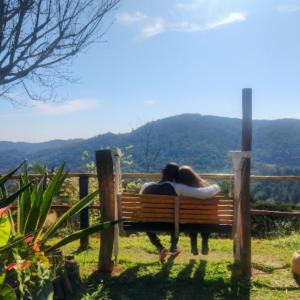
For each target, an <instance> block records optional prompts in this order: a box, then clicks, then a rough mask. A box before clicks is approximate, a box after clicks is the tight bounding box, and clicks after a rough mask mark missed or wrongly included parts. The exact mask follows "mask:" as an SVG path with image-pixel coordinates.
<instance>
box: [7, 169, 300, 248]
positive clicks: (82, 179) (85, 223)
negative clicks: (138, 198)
mask: <svg viewBox="0 0 300 300" xmlns="http://www.w3.org/2000/svg"><path fill="white" fill-rule="evenodd" d="M199 175H200V176H201V177H202V178H205V179H214V180H233V174H214V173H201V174H199ZM29 177H30V178H41V177H42V176H41V175H37V174H31V175H29ZM49 177H51V175H50V176H49ZM19 178H20V177H19V176H13V177H12V179H16V180H18V179H19ZM67 178H78V185H79V199H82V198H83V197H85V196H86V195H87V194H88V188H89V179H90V178H95V179H96V178H97V174H96V173H68V174H67ZM122 178H123V179H131V180H134V179H138V178H139V179H145V180H147V179H148V180H158V179H159V178H160V173H123V174H122ZM265 180H268V181H299V182H300V176H261V175H252V176H251V181H265ZM70 207H71V206H70V205H53V206H52V209H55V210H62V211H66V210H68V209H69V208H70ZM15 208H16V207H13V209H15ZM90 209H97V210H99V209H100V206H99V205H90V206H88V207H86V208H85V209H83V210H82V211H81V212H80V229H84V228H87V227H89V219H90V218H89V210H90ZM251 215H252V216H278V217H280V216H287V217H295V216H297V217H300V211H299V212H298V211H297V212H283V211H269V210H257V209H252V210H251ZM88 243H89V240H88V237H86V238H83V239H82V240H81V241H80V244H81V247H82V248H86V247H88Z"/></svg>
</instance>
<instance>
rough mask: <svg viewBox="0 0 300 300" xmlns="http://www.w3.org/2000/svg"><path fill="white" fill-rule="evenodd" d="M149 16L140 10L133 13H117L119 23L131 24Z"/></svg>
mask: <svg viewBox="0 0 300 300" xmlns="http://www.w3.org/2000/svg"><path fill="white" fill-rule="evenodd" d="M147 18H148V16H146V15H145V14H144V13H142V12H140V11H135V12H133V13H131V14H130V13H128V12H123V13H119V14H117V15H116V19H117V21H118V23H120V24H122V25H131V24H133V23H138V22H141V21H145V20H146V19H147Z"/></svg>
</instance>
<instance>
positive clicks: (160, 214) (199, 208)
mask: <svg viewBox="0 0 300 300" xmlns="http://www.w3.org/2000/svg"><path fill="white" fill-rule="evenodd" d="M120 199H121V205H122V218H123V219H125V220H126V221H130V222H142V223H149V222H154V223H157V222H162V223H173V224H174V223H175V220H174V218H175V211H174V210H175V200H176V196H166V195H140V194H121V195H120ZM177 222H178V221H177ZM179 223H180V224H212V225H222V224H226V225H232V223H233V200H232V199H230V198H228V197H224V196H221V197H214V198H213V199H205V200H202V199H195V198H191V197H180V204H179Z"/></svg>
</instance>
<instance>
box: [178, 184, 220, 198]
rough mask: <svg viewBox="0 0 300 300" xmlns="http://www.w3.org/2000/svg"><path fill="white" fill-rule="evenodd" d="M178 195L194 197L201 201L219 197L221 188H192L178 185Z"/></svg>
mask: <svg viewBox="0 0 300 300" xmlns="http://www.w3.org/2000/svg"><path fill="white" fill-rule="evenodd" d="M175 189H176V193H177V195H179V196H186V197H194V198H199V199H208V198H211V197H213V196H215V195H217V194H218V193H219V192H220V191H221V188H220V186H218V185H217V184H212V185H209V186H206V187H199V188H198V187H191V186H187V185H185V184H181V183H177V184H176V185H175Z"/></svg>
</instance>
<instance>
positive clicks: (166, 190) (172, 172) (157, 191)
mask: <svg viewBox="0 0 300 300" xmlns="http://www.w3.org/2000/svg"><path fill="white" fill-rule="evenodd" d="M178 170H179V166H178V165H177V164H176V163H169V164H167V165H166V166H165V167H164V168H163V169H162V172H161V180H160V181H159V182H158V183H154V182H148V183H145V184H144V185H143V186H142V188H141V191H140V193H141V194H153V195H170V196H176V195H177V194H176V191H175V189H174V187H173V185H172V182H173V181H174V180H175V177H176V176H177V173H178ZM147 235H148V237H149V239H150V241H151V243H152V244H153V245H154V246H155V247H156V249H157V250H158V252H159V254H160V261H161V262H164V260H165V258H166V257H167V255H168V254H169V251H168V250H167V249H166V248H165V247H164V246H163V245H162V243H161V241H160V239H159V237H158V236H157V235H156V234H155V233H154V232H147ZM177 243H178V237H176V236H175V234H174V233H172V234H171V246H170V253H171V255H173V256H177V255H178V254H179V249H178V247H177Z"/></svg>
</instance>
